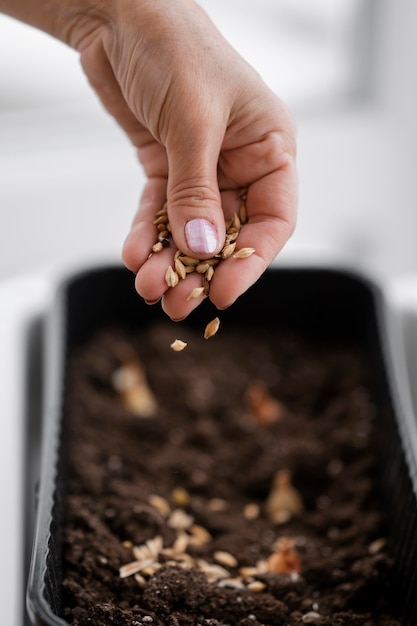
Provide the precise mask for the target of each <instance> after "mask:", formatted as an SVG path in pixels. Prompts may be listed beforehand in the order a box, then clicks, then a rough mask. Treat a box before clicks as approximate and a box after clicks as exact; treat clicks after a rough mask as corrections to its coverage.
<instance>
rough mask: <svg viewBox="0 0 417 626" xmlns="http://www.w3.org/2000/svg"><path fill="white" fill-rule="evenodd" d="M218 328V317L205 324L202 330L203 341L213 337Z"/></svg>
mask: <svg viewBox="0 0 417 626" xmlns="http://www.w3.org/2000/svg"><path fill="white" fill-rule="evenodd" d="M219 326H220V320H219V318H218V317H215V318H214V320H211V322H209V323H208V324H207V326H206V328H205V330H204V339H210V337H213V335H215V334H216V333H217V331H218V330H219Z"/></svg>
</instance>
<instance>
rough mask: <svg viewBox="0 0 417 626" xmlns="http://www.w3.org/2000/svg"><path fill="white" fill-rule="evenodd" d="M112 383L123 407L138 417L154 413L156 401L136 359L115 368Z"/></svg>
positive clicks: (149, 415) (156, 408)
mask: <svg viewBox="0 0 417 626" xmlns="http://www.w3.org/2000/svg"><path fill="white" fill-rule="evenodd" d="M112 385H113V388H114V389H115V390H116V391H117V392H118V393H119V394H120V398H121V400H122V402H123V404H124V405H125V407H126V408H127V409H128V410H129V411H132V413H135V414H136V415H138V416H139V417H153V416H154V415H155V414H156V412H157V410H158V403H157V401H156V398H155V396H154V394H153V392H152V390H151V388H150V387H149V385H148V382H147V380H146V376H145V371H144V369H143V367H142V365H141V363H139V362H138V361H135V360H131V361H128V362H126V363H125V364H123V365H122V366H121V367H119V368H118V369H117V370H115V371H114V372H113V375H112Z"/></svg>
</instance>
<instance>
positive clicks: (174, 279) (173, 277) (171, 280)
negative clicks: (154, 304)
mask: <svg viewBox="0 0 417 626" xmlns="http://www.w3.org/2000/svg"><path fill="white" fill-rule="evenodd" d="M178 280H179V279H178V274H177V272H175V271H174V270H173V269H172V267H171V266H170V265H169V266H168V269H167V271H166V273H165V281H166V284H167V285H168V287H175V286H176V285H178Z"/></svg>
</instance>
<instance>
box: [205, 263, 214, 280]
mask: <svg viewBox="0 0 417 626" xmlns="http://www.w3.org/2000/svg"><path fill="white" fill-rule="evenodd" d="M213 274H214V267H212V266H211V265H209V267H208V269H207V271H206V273H205V274H204V278H205V279H206V280H207V282H210V281H211V279H212V278H213Z"/></svg>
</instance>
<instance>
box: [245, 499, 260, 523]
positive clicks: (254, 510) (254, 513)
mask: <svg viewBox="0 0 417 626" xmlns="http://www.w3.org/2000/svg"><path fill="white" fill-rule="evenodd" d="M259 513H260V508H259V505H258V504H255V503H254V502H250V503H249V504H247V505H246V506H245V508H244V509H243V517H245V518H246V519H248V520H252V519H256V518H257V517H259Z"/></svg>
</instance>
